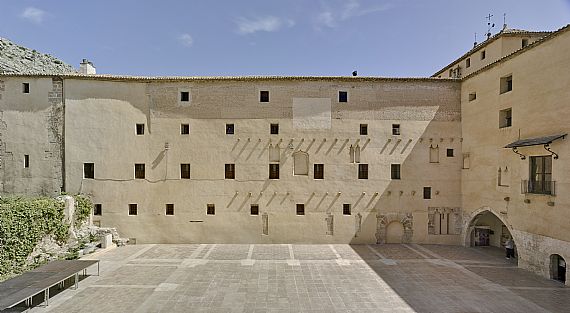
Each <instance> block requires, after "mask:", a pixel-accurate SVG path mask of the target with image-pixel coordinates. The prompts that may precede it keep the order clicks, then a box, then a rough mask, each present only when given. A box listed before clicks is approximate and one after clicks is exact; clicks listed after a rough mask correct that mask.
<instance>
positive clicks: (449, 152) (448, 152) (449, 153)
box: [447, 149, 453, 158]
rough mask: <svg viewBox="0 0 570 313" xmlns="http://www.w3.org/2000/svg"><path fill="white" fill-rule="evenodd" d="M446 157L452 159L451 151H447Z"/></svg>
mask: <svg viewBox="0 0 570 313" xmlns="http://www.w3.org/2000/svg"><path fill="white" fill-rule="evenodd" d="M447 157H448V158H452V157H453V149H447Z"/></svg>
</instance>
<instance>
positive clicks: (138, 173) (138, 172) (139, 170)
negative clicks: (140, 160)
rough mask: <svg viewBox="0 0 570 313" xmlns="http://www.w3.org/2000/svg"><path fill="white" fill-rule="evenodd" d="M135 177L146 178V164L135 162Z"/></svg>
mask: <svg viewBox="0 0 570 313" xmlns="http://www.w3.org/2000/svg"><path fill="white" fill-rule="evenodd" d="M135 178H136V179H144V178H145V171H144V164H135Z"/></svg>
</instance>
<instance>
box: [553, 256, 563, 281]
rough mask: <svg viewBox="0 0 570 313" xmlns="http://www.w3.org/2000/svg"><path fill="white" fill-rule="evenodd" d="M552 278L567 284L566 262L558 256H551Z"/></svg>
mask: <svg viewBox="0 0 570 313" xmlns="http://www.w3.org/2000/svg"><path fill="white" fill-rule="evenodd" d="M550 278H552V279H554V280H557V281H559V282H561V283H566V260H564V258H563V257H561V256H560V255H558V254H553V255H551V256H550Z"/></svg>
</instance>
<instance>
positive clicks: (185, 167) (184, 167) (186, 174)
mask: <svg viewBox="0 0 570 313" xmlns="http://www.w3.org/2000/svg"><path fill="white" fill-rule="evenodd" d="M180 178H181V179H190V164H180Z"/></svg>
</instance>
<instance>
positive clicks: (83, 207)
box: [74, 195, 93, 227]
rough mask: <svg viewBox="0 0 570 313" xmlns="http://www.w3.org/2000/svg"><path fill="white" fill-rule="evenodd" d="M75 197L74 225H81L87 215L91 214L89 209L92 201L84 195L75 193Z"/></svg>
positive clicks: (91, 206)
mask: <svg viewBox="0 0 570 313" xmlns="http://www.w3.org/2000/svg"><path fill="white" fill-rule="evenodd" d="M74 198H75V227H79V226H81V223H83V222H84V221H85V220H87V218H89V215H90V214H91V209H92V208H93V202H91V199H89V198H88V197H86V196H83V195H76V196H74Z"/></svg>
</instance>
